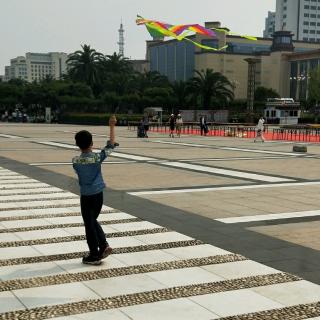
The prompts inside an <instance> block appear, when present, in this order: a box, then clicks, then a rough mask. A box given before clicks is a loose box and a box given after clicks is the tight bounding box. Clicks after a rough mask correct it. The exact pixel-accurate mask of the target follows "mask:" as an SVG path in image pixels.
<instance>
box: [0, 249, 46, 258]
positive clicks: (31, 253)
mask: <svg viewBox="0 0 320 320" xmlns="http://www.w3.org/2000/svg"><path fill="white" fill-rule="evenodd" d="M40 255H41V254H40V252H39V251H37V250H35V249H34V248H32V247H13V248H12V247H9V248H0V259H1V260H2V259H13V258H21V257H37V256H40Z"/></svg>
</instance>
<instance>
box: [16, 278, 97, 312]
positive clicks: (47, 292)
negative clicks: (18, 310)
mask: <svg viewBox="0 0 320 320" xmlns="http://www.w3.org/2000/svg"><path fill="white" fill-rule="evenodd" d="M13 293H14V294H15V295H16V296H17V297H18V299H19V300H20V301H21V302H22V303H23V304H24V305H25V306H26V307H27V308H35V307H40V306H48V305H56V304H64V303H68V302H75V301H82V300H89V299H99V295H97V294H96V293H95V292H94V291H92V290H91V289H89V288H88V287H87V286H85V285H84V284H83V283H66V284H61V285H52V286H45V287H34V288H27V289H19V290H14V291H13Z"/></svg>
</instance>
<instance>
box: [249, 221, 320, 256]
mask: <svg viewBox="0 0 320 320" xmlns="http://www.w3.org/2000/svg"><path fill="white" fill-rule="evenodd" d="M319 227H320V221H312V222H304V223H287V224H281V225H278V226H260V227H250V228H248V229H249V230H252V231H255V232H258V233H261V234H265V235H268V236H271V237H275V238H277V239H281V240H285V241H288V242H292V243H295V244H298V245H302V246H306V247H309V248H313V249H315V250H320V234H319Z"/></svg>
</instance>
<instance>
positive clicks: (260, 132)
mask: <svg viewBox="0 0 320 320" xmlns="http://www.w3.org/2000/svg"><path fill="white" fill-rule="evenodd" d="M263 131H264V119H263V117H260V119H259V121H258V124H257V126H256V137H255V138H254V142H256V141H258V139H260V140H261V141H262V142H264V141H265V139H264V136H263Z"/></svg>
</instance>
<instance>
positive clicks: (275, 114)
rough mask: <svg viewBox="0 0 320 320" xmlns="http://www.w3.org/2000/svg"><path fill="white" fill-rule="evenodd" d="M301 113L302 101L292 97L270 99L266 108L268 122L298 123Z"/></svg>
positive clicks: (265, 114) (265, 113)
mask: <svg viewBox="0 0 320 320" xmlns="http://www.w3.org/2000/svg"><path fill="white" fill-rule="evenodd" d="M300 115H301V107H300V103H299V102H295V101H294V100H293V99H291V98H273V99H268V101H267V103H266V107H265V110H264V116H265V118H266V119H267V123H277V122H279V124H298V120H299V118H300Z"/></svg>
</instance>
